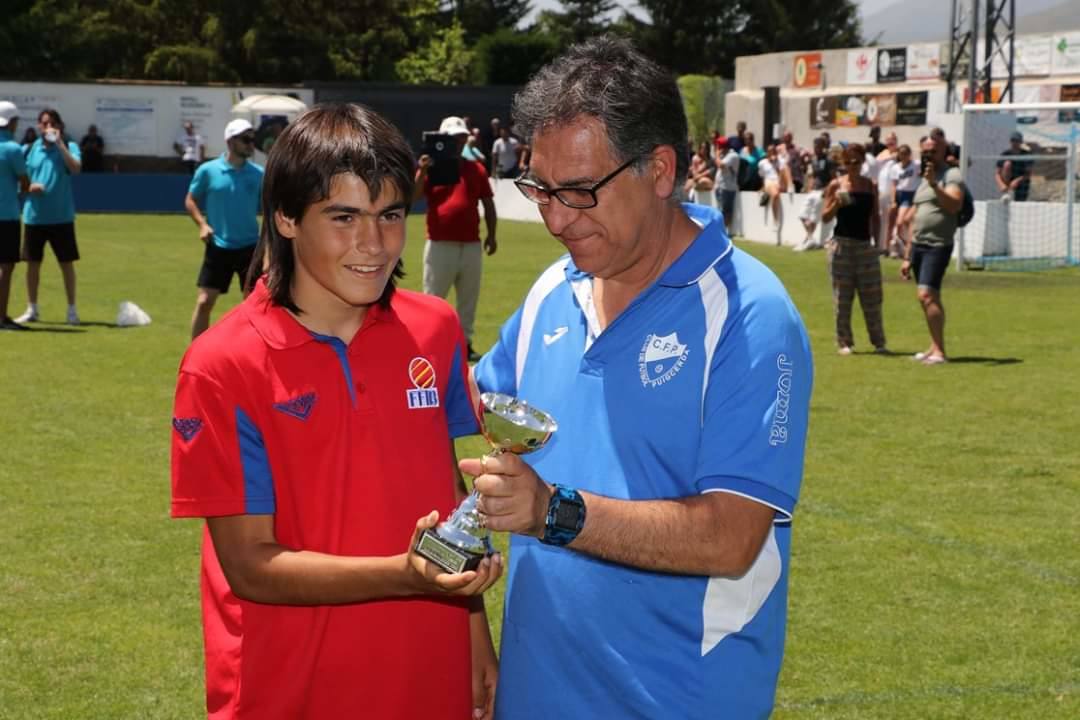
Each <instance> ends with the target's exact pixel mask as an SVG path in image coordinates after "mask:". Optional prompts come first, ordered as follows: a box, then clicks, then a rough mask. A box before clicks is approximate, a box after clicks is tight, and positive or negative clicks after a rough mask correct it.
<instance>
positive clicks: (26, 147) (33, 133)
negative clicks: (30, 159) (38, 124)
mask: <svg viewBox="0 0 1080 720" xmlns="http://www.w3.org/2000/svg"><path fill="white" fill-rule="evenodd" d="M35 140H37V130H35V129H34V128H32V127H28V128H26V132H24V133H23V136H22V140H21V141H19V144H20V145H21V146H22V149H23V154H24V155H25V154H26V153H27V152H29V151H30V146H31V145H33V144H34V141H35Z"/></svg>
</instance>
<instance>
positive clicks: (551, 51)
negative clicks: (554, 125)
mask: <svg viewBox="0 0 1080 720" xmlns="http://www.w3.org/2000/svg"><path fill="white" fill-rule="evenodd" d="M473 53H474V57H473V73H472V79H473V82H475V83H476V84H478V85H524V84H525V83H526V82H528V81H529V78H531V77H532V76H533V75H534V74H536V71H537V70H539V69H540V68H541V67H543V66H544V65H545V64H547V63H548V62H550V61H551V60H553V59H554V58H555V56H556V55H557V54H558V53H559V44H558V43H557V42H556V40H555V38H553V37H552V36H551V35H548V34H546V33H542V32H537V31H535V30H532V31H529V32H520V31H515V30H511V29H509V28H503V29H501V30H498V31H496V32H494V33H492V34H491V35H485V36H484V37H482V38H480V40H479V41H478V42H477V43H476V45H475V46H474V47H473Z"/></svg>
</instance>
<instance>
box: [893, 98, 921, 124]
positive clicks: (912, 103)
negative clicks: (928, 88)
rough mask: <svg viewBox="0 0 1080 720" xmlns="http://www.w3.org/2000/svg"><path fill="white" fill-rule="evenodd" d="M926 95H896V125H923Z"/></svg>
mask: <svg viewBox="0 0 1080 720" xmlns="http://www.w3.org/2000/svg"><path fill="white" fill-rule="evenodd" d="M926 106H927V94H926V93H925V92H909V93H897V94H896V124H897V125H925V124H926Z"/></svg>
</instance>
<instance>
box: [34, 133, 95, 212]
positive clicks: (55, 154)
mask: <svg viewBox="0 0 1080 720" xmlns="http://www.w3.org/2000/svg"><path fill="white" fill-rule="evenodd" d="M67 147H68V151H69V152H70V153H71V154H72V155H74V156H75V159H76V160H80V161H81V160H82V153H81V152H80V151H79V146H78V145H77V144H75V143H73V142H71V141H68V144H67ZM26 174H27V175H29V176H30V182H32V183H41V184H42V185H44V186H45V192H40V193H30V194H28V195H27V196H26V204H25V205H23V222H24V223H26V224H27V225H60V224H62V223H70V222H75V198H74V196H73V195H72V194H71V171H70V170H68V169H67V165H65V164H64V157H63V156H62V155H61V154H60V151H59V150H58V149H57V148H56V145H55V144H53V143H48V144H46V142H45V141H44V140H42V139H41V138H38V139H37V140H35V141H34V144H33V145H31V146H30V150H29V151H28V152H27V153H26Z"/></svg>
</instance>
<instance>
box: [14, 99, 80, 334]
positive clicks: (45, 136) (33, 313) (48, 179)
mask: <svg viewBox="0 0 1080 720" xmlns="http://www.w3.org/2000/svg"><path fill="white" fill-rule="evenodd" d="M38 136H39V137H38V139H37V140H35V141H34V144H33V145H32V146H30V151H29V152H27V154H26V173H27V175H28V176H29V178H30V186H29V187H28V188H27V195H26V203H25V204H24V205H23V225H24V227H25V229H24V231H23V233H24V237H23V260H25V261H26V295H27V298H28V300H29V303H28V305H27V308H26V312H24V313H23V314H22V315H20V316H19V317H17V318H15V322H17V323H20V324H22V323H26V322H35V321H37V320H38V319H39V312H38V284H39V282H40V281H41V262H42V260H43V259H44V257H45V245H46V244H48V245H49V246H51V247H52V250H53V254H54V255H56V261H57V262H58V263H59V264H60V274H61V275H62V276H63V278H64V293H65V294H66V295H67V302H68V307H67V323H68V325H78V324H79V313H78V311H77V310H76V309H75V261H77V260H78V259H79V246H78V243H77V242H76V240H75V197H74V195H72V192H71V176H72V175H75V174H76V173H78V172H79V171H80V170H81V169H82V159H81V152H80V150H79V146H78V145H76V144H75V142H74V141H73V140H70V139H68V137H67V136H66V135H64V121H63V120H61V119H60V113H59V112H57V111H56V110H53V109H48V110H42V111H41V113H39V114H38Z"/></svg>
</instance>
